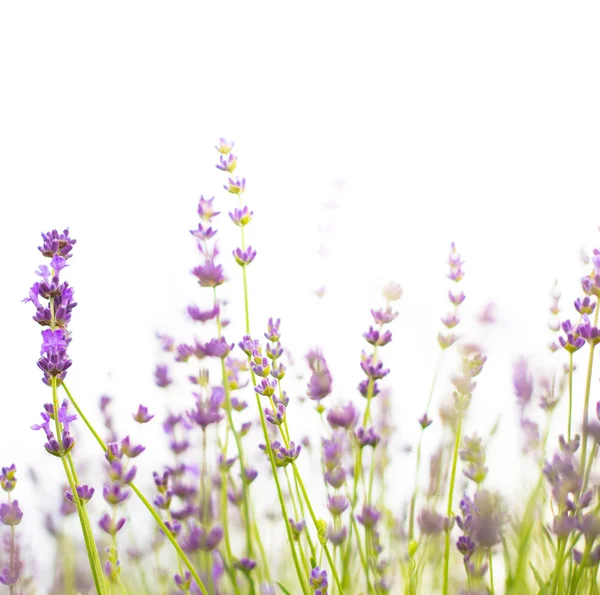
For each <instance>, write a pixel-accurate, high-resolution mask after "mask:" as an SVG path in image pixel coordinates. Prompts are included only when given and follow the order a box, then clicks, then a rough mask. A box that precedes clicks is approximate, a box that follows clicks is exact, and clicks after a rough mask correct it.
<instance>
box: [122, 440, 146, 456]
mask: <svg viewBox="0 0 600 595" xmlns="http://www.w3.org/2000/svg"><path fill="white" fill-rule="evenodd" d="M145 450H146V447H145V446H142V445H141V444H135V445H134V444H131V438H130V437H129V436H125V438H123V440H121V452H122V453H123V454H124V455H125V456H127V457H129V458H130V459H134V458H135V457H137V456H138V455H141V454H142V453H143V452H144V451H145Z"/></svg>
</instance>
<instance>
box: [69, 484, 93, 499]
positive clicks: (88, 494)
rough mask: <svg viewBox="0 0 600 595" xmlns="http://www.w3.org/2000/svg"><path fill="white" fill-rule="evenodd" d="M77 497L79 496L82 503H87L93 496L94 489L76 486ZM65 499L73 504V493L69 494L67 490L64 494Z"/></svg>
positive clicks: (86, 486)
mask: <svg viewBox="0 0 600 595" xmlns="http://www.w3.org/2000/svg"><path fill="white" fill-rule="evenodd" d="M76 489H77V496H79V499H80V500H81V501H82V502H84V503H86V504H87V503H88V502H89V501H90V500H91V499H92V496H93V495H94V491H95V490H94V488H92V487H90V486H88V485H85V484H84V485H79V486H77V488H76ZM65 498H66V499H67V500H68V501H69V502H75V500H74V498H73V493H72V492H71V490H67V491H66V492H65Z"/></svg>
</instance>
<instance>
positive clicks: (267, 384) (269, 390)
mask: <svg viewBox="0 0 600 595" xmlns="http://www.w3.org/2000/svg"><path fill="white" fill-rule="evenodd" d="M276 388H277V380H270V379H269V378H263V379H262V380H261V381H260V382H259V383H258V384H257V385H256V386H255V387H254V390H255V392H257V393H258V394H259V395H263V396H264V397H270V396H272V395H273V393H274V392H275V389H276Z"/></svg>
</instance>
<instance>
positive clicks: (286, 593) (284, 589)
mask: <svg viewBox="0 0 600 595" xmlns="http://www.w3.org/2000/svg"><path fill="white" fill-rule="evenodd" d="M276 582H277V584H278V585H279V588H280V589H281V590H282V591H283V592H284V593H285V595H292V594H291V593H290V592H289V591H288V590H287V589H286V588H285V587H284V586H283V585H282V584H281V583H280V582H279V581H276Z"/></svg>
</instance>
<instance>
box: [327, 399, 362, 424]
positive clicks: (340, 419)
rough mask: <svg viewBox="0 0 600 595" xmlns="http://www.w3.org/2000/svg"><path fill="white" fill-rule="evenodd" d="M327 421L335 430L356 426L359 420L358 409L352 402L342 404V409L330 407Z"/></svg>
mask: <svg viewBox="0 0 600 595" xmlns="http://www.w3.org/2000/svg"><path fill="white" fill-rule="evenodd" d="M327 421H328V422H329V425H330V426H331V427H332V428H333V429H334V430H335V429H337V428H344V429H346V430H348V429H350V428H352V427H354V426H355V425H356V422H357V421H358V411H357V410H356V408H355V407H354V405H353V404H352V402H349V403H347V404H346V405H342V406H341V408H340V409H330V410H329V411H328V412H327Z"/></svg>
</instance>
